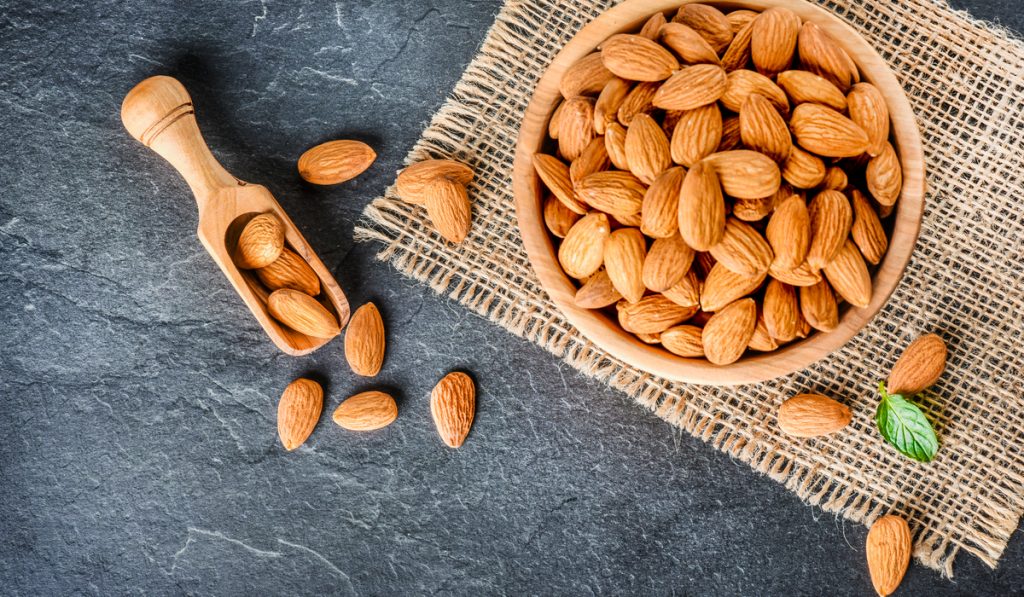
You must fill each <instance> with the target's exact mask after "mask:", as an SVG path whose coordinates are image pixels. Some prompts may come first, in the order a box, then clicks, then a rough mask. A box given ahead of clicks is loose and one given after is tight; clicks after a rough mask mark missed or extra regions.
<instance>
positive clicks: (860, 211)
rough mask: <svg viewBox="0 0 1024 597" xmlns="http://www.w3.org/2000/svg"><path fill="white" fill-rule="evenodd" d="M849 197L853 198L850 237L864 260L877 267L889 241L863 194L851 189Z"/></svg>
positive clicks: (876, 215)
mask: <svg viewBox="0 0 1024 597" xmlns="http://www.w3.org/2000/svg"><path fill="white" fill-rule="evenodd" d="M850 196H851V197H852V198H853V226H852V227H851V228H850V236H851V237H852V238H853V242H854V243H856V244H857V248H858V249H860V253H861V255H863V256H864V259H866V260H867V261H868V263H871V264H873V265H878V262H880V261H881V260H882V256H884V255H885V252H886V251H887V250H888V249H889V239H888V238H886V236H885V229H884V228H882V221H881V220H879V219H878V214H877V213H875V208H874V206H873V205H871V202H870V201H869V200H868V198H867V197H865V196H864V193H861V192H860V191H859V190H857V189H851V190H850Z"/></svg>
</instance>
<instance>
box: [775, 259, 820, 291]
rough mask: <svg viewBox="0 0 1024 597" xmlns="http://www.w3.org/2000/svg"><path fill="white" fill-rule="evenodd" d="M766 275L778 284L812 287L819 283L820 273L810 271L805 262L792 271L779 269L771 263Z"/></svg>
mask: <svg viewBox="0 0 1024 597" xmlns="http://www.w3.org/2000/svg"><path fill="white" fill-rule="evenodd" d="M768 275H769V276H771V277H772V278H775V279H776V280H778V281H779V282H785V283H786V284H789V285H790V286H799V287H804V286H814V285H815V284H817V283H818V282H821V273H820V272H818V271H815V270H812V269H811V266H809V265H807V262H806V261H805V262H803V263H801V264H800V265H798V266H797V267H795V268H793V269H788V270H787V269H783V268H779V267H777V266H776V265H775V263H774V262H773V263H772V265H771V267H770V268H768Z"/></svg>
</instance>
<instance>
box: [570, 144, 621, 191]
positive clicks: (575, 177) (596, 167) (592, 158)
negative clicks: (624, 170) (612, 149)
mask: <svg viewBox="0 0 1024 597" xmlns="http://www.w3.org/2000/svg"><path fill="white" fill-rule="evenodd" d="M609 165H611V160H610V159H609V158H608V148H607V147H605V144H604V139H602V138H600V137H594V139H593V140H592V141H591V142H590V144H589V145H587V146H586V148H584V149H583V153H581V154H580V155H579V157H578V158H576V159H575V160H573V161H572V164H570V165H569V180H570V181H572V184H576V183H577V182H579V181H581V180H583V179H584V178H585V177H587V176H589V175H591V174H593V173H595V172H603V171H605V170H607V169H608V166H609Z"/></svg>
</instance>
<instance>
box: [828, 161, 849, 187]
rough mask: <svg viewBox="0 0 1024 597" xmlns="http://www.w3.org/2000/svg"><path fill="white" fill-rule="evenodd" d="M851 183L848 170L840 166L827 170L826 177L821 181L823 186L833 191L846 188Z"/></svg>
mask: <svg viewBox="0 0 1024 597" xmlns="http://www.w3.org/2000/svg"><path fill="white" fill-rule="evenodd" d="M849 185H850V178H849V177H848V176H847V175H846V171H845V170H843V169H842V168H840V167H839V166H832V167H831V168H829V169H828V170H826V171H825V178H824V179H823V180H822V181H821V188H822V189H828V190H833V191H842V190H845V189H846V187H847V186H849Z"/></svg>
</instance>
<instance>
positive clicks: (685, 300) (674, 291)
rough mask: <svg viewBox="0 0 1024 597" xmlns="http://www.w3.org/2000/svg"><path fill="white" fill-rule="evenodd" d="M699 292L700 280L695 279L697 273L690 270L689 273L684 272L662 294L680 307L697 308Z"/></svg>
mask: <svg viewBox="0 0 1024 597" xmlns="http://www.w3.org/2000/svg"><path fill="white" fill-rule="evenodd" d="M700 290H701V281H700V278H698V277H697V272H695V271H693V268H690V271H688V272H686V274H685V275H684V276H683V277H682V278H680V279H679V281H678V282H676V283H675V285H674V286H672V287H671V288H669V289H668V290H666V291H665V292H663V293H662V294H663V295H664V296H665V298H667V299H668V300H670V301H672V302H673V303H675V304H677V305H679V306H680V307H699V306H700Z"/></svg>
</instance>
